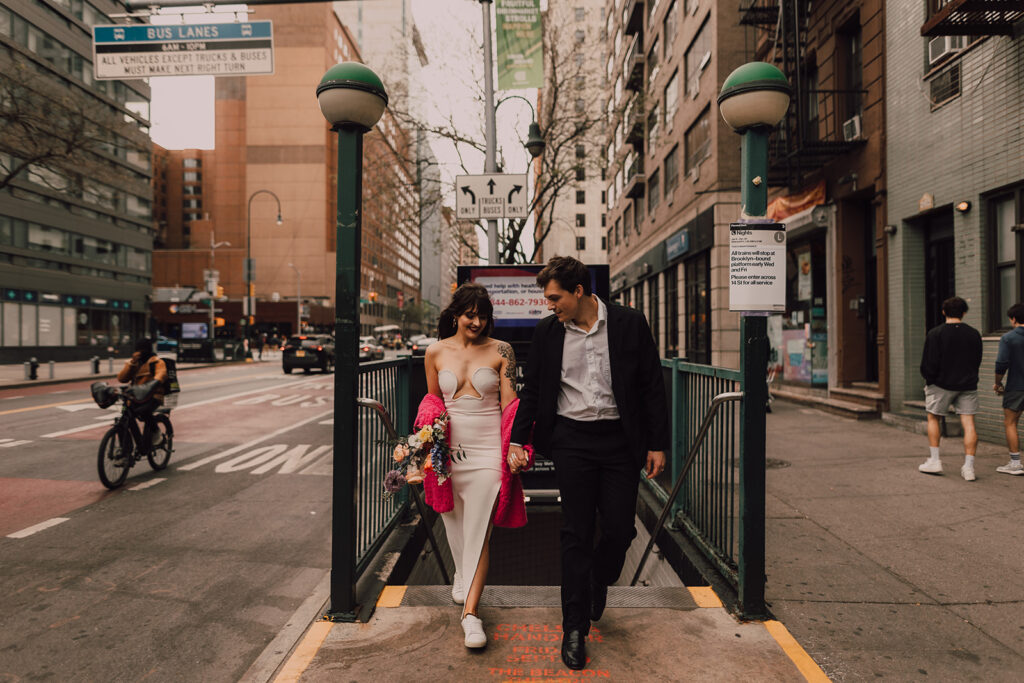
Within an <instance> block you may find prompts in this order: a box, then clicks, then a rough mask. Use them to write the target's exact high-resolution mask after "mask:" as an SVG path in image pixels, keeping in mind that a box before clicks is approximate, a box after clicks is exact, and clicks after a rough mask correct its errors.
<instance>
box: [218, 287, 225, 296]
mask: <svg viewBox="0 0 1024 683" xmlns="http://www.w3.org/2000/svg"><path fill="white" fill-rule="evenodd" d="M217 298H218V299H223V298H224V285H217Z"/></svg>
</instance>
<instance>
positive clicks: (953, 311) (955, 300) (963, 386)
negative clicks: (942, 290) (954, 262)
mask: <svg viewBox="0 0 1024 683" xmlns="http://www.w3.org/2000/svg"><path fill="white" fill-rule="evenodd" d="M965 313H967V302H966V301H964V300H963V299H961V298H960V297H958V296H954V297H952V298H949V299H946V300H945V301H943V302H942V315H943V316H945V318H946V322H944V323H943V324H941V325H937V326H936V327H933V328H932V329H930V330H928V336H927V337H925V340H924V351H923V353H922V354H921V375H922V376H924V379H925V382H926V385H925V388H924V405H925V410H927V411H928V450H929V456H928V459H927V460H926V461H925V462H923V463H921V465H919V466H918V468H917V469H919V470H920V471H922V472H924V473H925V474H942V460H940V459H939V439H940V438H941V436H942V418H943V417H945V415H946V414H947V413H948V412H949V408H950V406H953V407H954V408H955V409H956V412H957V415H959V416H960V424H961V425H962V426H963V429H964V464H963V466H962V467H961V468H960V476H962V477H963V478H964V479H966V480H967V481H974V480H975V479H976V477H975V476H974V454H975V452H977V449H978V432H977V431H976V430H975V428H974V414H975V413H977V412H978V368H979V367H981V335H980V334H979V333H978V331H977V330H976V329H974V328H973V327H971V326H970V325H968V324H967V323H965V322H964V321H963V317H964V314H965Z"/></svg>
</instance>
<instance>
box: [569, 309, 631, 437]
mask: <svg viewBox="0 0 1024 683" xmlns="http://www.w3.org/2000/svg"><path fill="white" fill-rule="evenodd" d="M594 298H595V299H597V322H595V323H594V324H593V325H592V326H591V327H590V330H589V331H587V332H585V331H583V330H582V329H581V328H579V327H578V326H577V325H576V323H574V322H573V321H572V320H569V321H567V322H565V323H563V325H565V341H564V342H563V345H562V376H561V380H562V381H561V386H560V387H559V390H558V408H557V411H556V412H557V413H558V415H561V416H562V417H567V418H569V419H571V420H579V421H581V422H592V421H594V420H617V419H619V409H618V406H616V405H615V395H614V394H613V393H612V366H611V355H610V354H609V352H608V307H607V306H605V304H604V302H603V301H601V299H600V298H598V297H594Z"/></svg>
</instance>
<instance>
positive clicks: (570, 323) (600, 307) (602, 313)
mask: <svg viewBox="0 0 1024 683" xmlns="http://www.w3.org/2000/svg"><path fill="white" fill-rule="evenodd" d="M591 296H594V295H593V294H591ZM594 298H595V299H597V321H596V322H595V323H594V325H593V326H592V327H591V328H590V332H584V331H583V328H582V327H580V326H579V325H577V324H576V321H574V320H566V321H565V322H564V323H562V324H563V325H565V329H567V330H575V331H576V332H581V333H583V334H590V333H591V332H593V331H595V330H596V329H598V328H599V327H600V326H601V323H602V322H604V323H607V322H608V307H607V306H605V305H604V302H603V301H601V297H599V296H594Z"/></svg>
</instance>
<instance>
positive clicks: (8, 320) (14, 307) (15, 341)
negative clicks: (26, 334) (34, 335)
mask: <svg viewBox="0 0 1024 683" xmlns="http://www.w3.org/2000/svg"><path fill="white" fill-rule="evenodd" d="M3 307H4V312H3V315H4V346H18V345H19V344H20V342H21V316H20V315H19V311H18V308H19V305H18V304H12V303H7V302H4V304H3Z"/></svg>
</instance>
